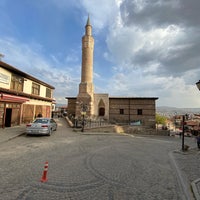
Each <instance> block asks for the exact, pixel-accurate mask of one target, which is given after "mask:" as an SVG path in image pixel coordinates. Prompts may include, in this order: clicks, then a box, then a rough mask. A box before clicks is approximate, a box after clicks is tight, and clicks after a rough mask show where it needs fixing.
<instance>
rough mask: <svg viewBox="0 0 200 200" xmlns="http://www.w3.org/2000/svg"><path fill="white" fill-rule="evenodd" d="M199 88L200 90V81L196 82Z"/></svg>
mask: <svg viewBox="0 0 200 200" xmlns="http://www.w3.org/2000/svg"><path fill="white" fill-rule="evenodd" d="M196 85H197V88H198V89H199V90H200V80H199V81H198V82H196Z"/></svg>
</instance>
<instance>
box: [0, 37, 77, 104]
mask: <svg viewBox="0 0 200 200" xmlns="http://www.w3.org/2000/svg"><path fill="white" fill-rule="evenodd" d="M0 46H1V53H3V54H4V55H5V57H4V58H3V59H2V61H4V62H6V63H8V64H10V65H12V66H13V63H15V64H14V66H15V67H16V68H18V69H19V70H21V71H24V72H26V73H28V74H30V75H32V76H34V77H35V78H38V79H40V80H41V81H44V82H46V83H48V84H50V85H52V86H54V87H55V88H56V89H55V92H54V96H55V97H56V100H57V102H58V103H66V100H65V96H67V95H68V94H71V95H77V82H78V81H79V80H77V79H76V78H74V77H77V76H76V75H74V74H73V71H71V70H68V68H64V69H61V68H57V66H59V67H60V66H64V65H66V64H67V63H61V62H60V61H59V60H58V59H57V58H56V57H55V56H50V58H45V57H44V56H43V55H44V54H42V53H41V49H42V48H41V46H40V45H39V44H38V45H36V44H34V47H36V46H38V47H39V48H37V49H36V48H33V47H32V46H31V45H28V44H23V43H20V42H19V41H16V40H14V39H13V38H3V39H0ZM55 66H56V67H55ZM75 71H76V70H75Z"/></svg>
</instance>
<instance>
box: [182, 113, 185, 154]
mask: <svg viewBox="0 0 200 200" xmlns="http://www.w3.org/2000/svg"><path fill="white" fill-rule="evenodd" d="M182 120H183V123H182V130H183V131H182V151H185V147H184V146H185V145H184V137H185V115H183V118H182Z"/></svg>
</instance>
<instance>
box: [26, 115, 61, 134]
mask: <svg viewBox="0 0 200 200" xmlns="http://www.w3.org/2000/svg"><path fill="white" fill-rule="evenodd" d="M56 129H57V123H56V121H55V120H54V119H52V118H36V119H35V120H34V121H33V122H32V123H29V124H27V125H26V134H27V135H49V136H50V135H51V133H52V131H55V130H56Z"/></svg>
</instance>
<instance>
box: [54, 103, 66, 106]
mask: <svg viewBox="0 0 200 200" xmlns="http://www.w3.org/2000/svg"><path fill="white" fill-rule="evenodd" d="M66 106H67V104H61V103H57V104H56V107H66Z"/></svg>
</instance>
